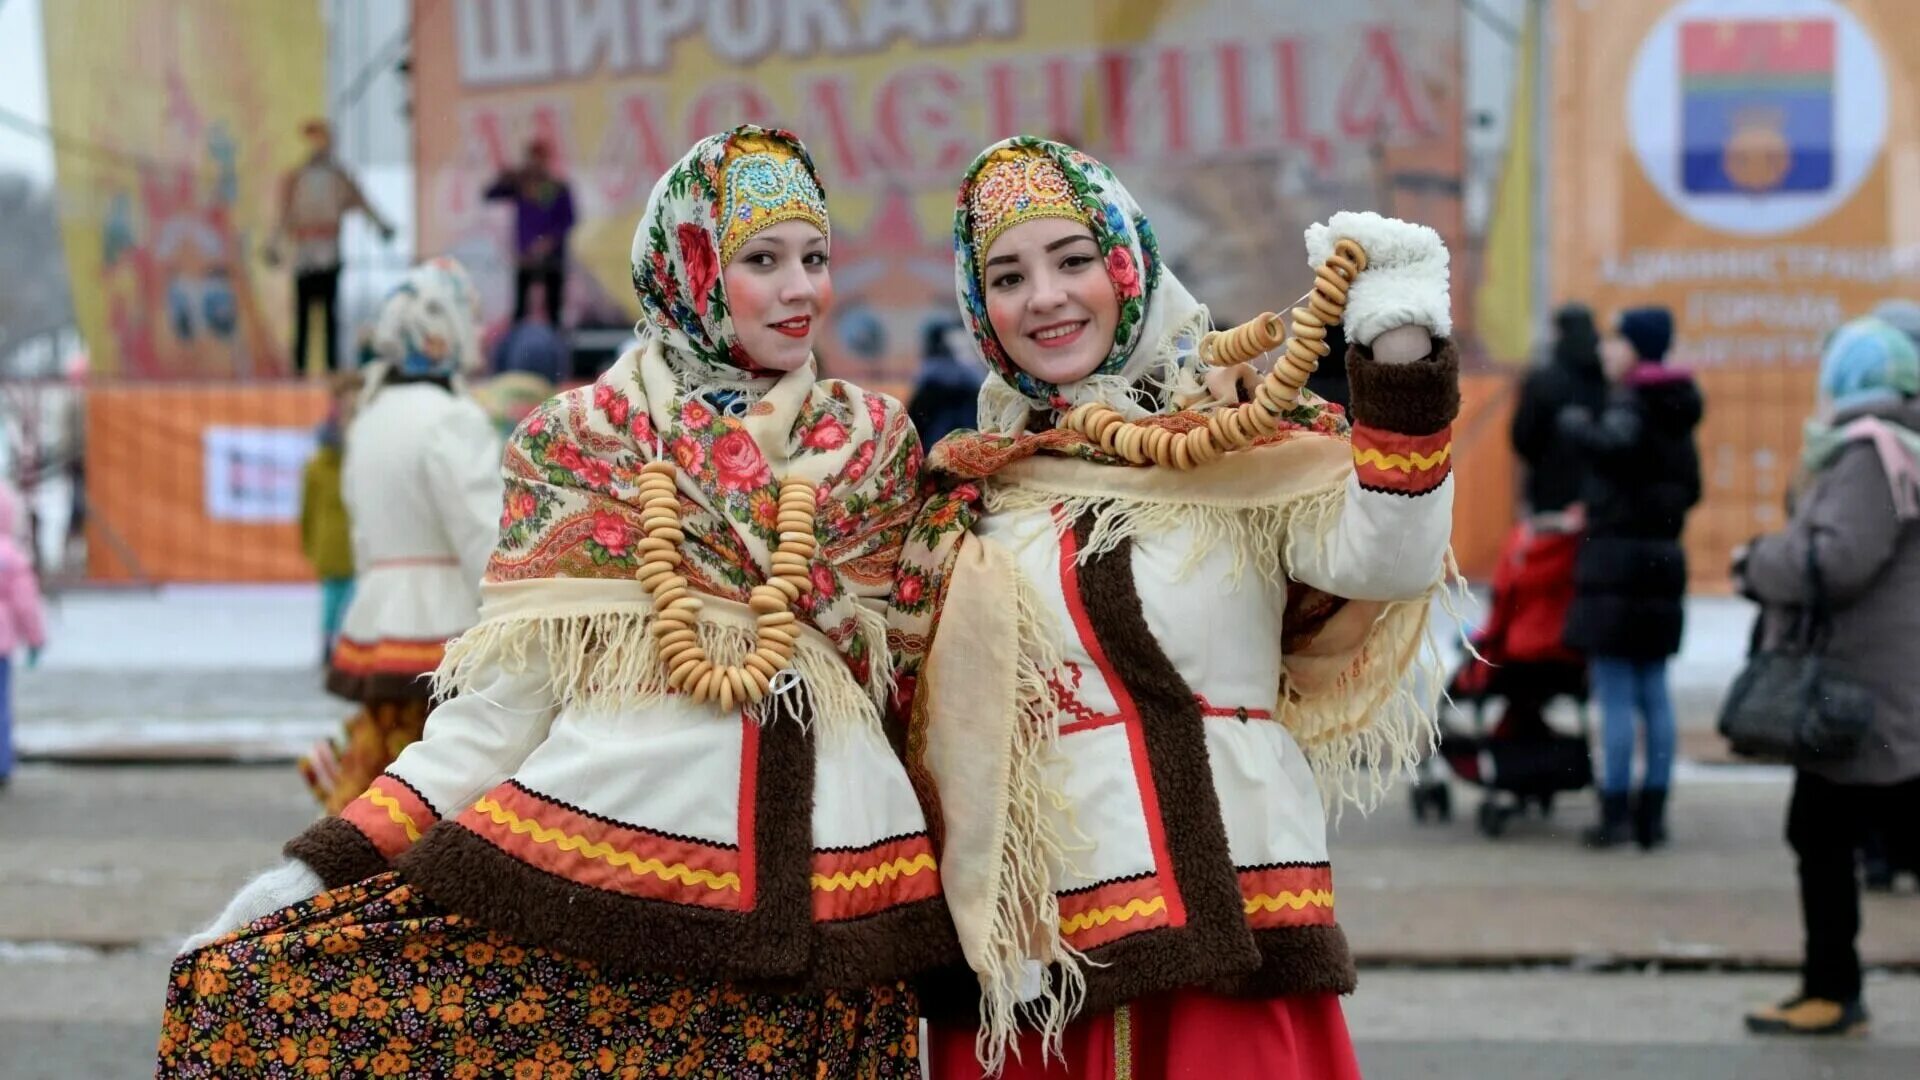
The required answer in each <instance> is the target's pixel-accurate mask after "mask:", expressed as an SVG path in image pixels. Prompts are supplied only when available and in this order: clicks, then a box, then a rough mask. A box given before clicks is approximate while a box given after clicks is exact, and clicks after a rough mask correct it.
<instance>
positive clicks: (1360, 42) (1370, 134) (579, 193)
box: [414, 0, 1471, 386]
mask: <svg viewBox="0 0 1920 1080" xmlns="http://www.w3.org/2000/svg"><path fill="white" fill-rule="evenodd" d="M1442 8H1444V9H1445V10H1441V9H1442ZM1458 34H1459V24H1458V13H1457V12H1456V11H1454V10H1452V8H1451V5H1434V4H1430V3H1422V2H1419V0H1354V2H1351V3H1347V4H1343V5H1339V6H1337V7H1334V8H1330V7H1329V6H1328V5H1325V4H1320V3H1314V2H1302V0H1214V2H1196V0H1184V2H1181V3H1179V4H1175V3H1173V2H1170V0H1164V2H1163V0H1130V2H1124V3H1111V2H1109V3H1095V2H1093V0H1047V2H1041V0H1026V2H1023V0H799V2H789V3H775V2H774V0H737V2H734V3H727V4H708V3H704V2H701V0H570V2H566V3H549V2H545V0H448V2H445V3H436V4H425V5H418V9H417V11H416V13H415V47H414V78H415V110H414V114H415V118H416V121H417V136H416V137H417V145H418V151H419V157H418V165H419V186H418V193H419V204H420V206H419V209H420V213H419V216H418V221H419V223H420V230H421V235H420V245H421V250H424V251H450V252H452V253H454V254H457V255H458V256H460V257H461V258H462V259H463V260H466V261H467V263H468V265H470V266H474V267H476V268H477V269H478V271H479V275H480V277H481V278H482V280H483V288H484V289H485V290H486V292H487V295H488V299H489V307H490V309H492V310H493V311H495V312H500V311H502V310H504V308H505V307H506V306H507V298H508V296H509V290H510V276H511V270H510V266H509V264H508V261H507V258H506V246H507V237H508V233H507V230H508V229H509V228H510V223H509V222H508V221H507V219H506V218H505V216H504V214H503V212H502V211H500V210H497V209H493V208H490V207H489V206H488V205H487V204H485V203H484V202H483V201H482V200H481V197H480V195H481V192H482V190H483V188H484V187H485V186H486V184H487V182H488V180H489V178H490V177H492V176H493V175H494V174H495V173H497V172H498V171H499V170H500V169H501V168H502V167H503V166H504V165H508V164H511V163H513V162H515V161H517V160H518V158H519V156H520V154H521V153H522V149H523V147H524V146H525V145H526V144H527V143H528V142H530V141H531V140H532V139H534V138H536V137H538V138H542V139H545V140H546V141H548V142H549V143H550V144H552V145H553V146H554V147H555V148H556V149H557V152H558V153H557V156H558V159H559V162H560V166H561V169H562V171H563V172H565V173H566V174H567V175H569V176H570V178H571V180H572V183H573V186H574V197H575V201H576V205H577V207H578V208H579V217H580V224H579V226H578V228H577V230H576V232H575V235H574V243H573V246H572V258H573V260H574V262H575V264H576V265H575V267H574V268H573V269H574V273H572V274H571V276H570V280H571V281H572V282H573V284H572V285H571V286H570V287H569V298H568V299H569V311H570V317H571V318H573V319H574V320H576V321H601V322H605V323H609V324H614V325H619V324H624V323H627V322H630V321H631V320H632V319H633V317H634V315H635V309H634V305H633V303H632V299H631V287H630V285H629V283H628V270H627V265H626V264H627V249H628V243H629V240H630V237H631V230H632V227H633V222H634V220H635V219H636V218H637V217H638V215H639V213H640V210H641V208H642V207H643V206H644V204H645V200H646V196H647V193H648V191H649V189H650V187H651V185H652V183H653V181H654V179H655V178H656V177H658V176H659V175H660V173H661V172H662V171H664V170H665V168H666V167H667V166H668V165H669V164H670V163H671V162H672V161H673V160H674V159H675V158H677V157H678V155H679V154H680V153H681V152H682V151H683V150H684V148H685V147H686V146H688V145H690V144H691V142H692V141H693V140H694V139H695V138H697V137H699V136H701V135H704V134H706V133H708V132H711V131H714V130H717V129H720V128H723V127H725V126H728V125H730V124H733V123H736V122H740V121H745V120H751V121H755V122H761V123H774V124H778V125H780V126H785V127H790V128H792V129H794V130H795V131H797V132H798V133H799V134H800V135H801V136H802V137H803V138H805V139H806V140H807V142H808V144H809V146H810V147H811V148H812V150H813V152H814V156H815V158H816V160H817V161H818V162H819V164H820V168H821V171H822V174H823V177H824V179H825V181H826V184H827V189H828V195H829V199H830V201H831V203H832V208H833V212H834V215H835V228H834V258H835V284H836V293H837V294H838V297H839V301H838V309H837V312H836V315H835V318H834V324H833V326H832V327H831V329H830V333H829V336H828V340H827V342H826V344H825V345H824V347H823V352H824V353H825V354H826V357H827V362H828V365H829V367H830V368H831V369H832V370H834V372H835V373H837V374H842V375H846V376H849V377H854V378H861V379H865V380H868V381H872V382H875V383H880V384H891V385H896V386H897V385H898V384H899V383H901V382H903V381H905V380H907V379H908V378H910V377H911V374H912V371H913V370H914V367H915V366H916V364H917V359H918V358H917V356H916V352H917V350H918V348H919V343H920V340H921V329H922V327H923V326H924V324H925V323H926V322H927V321H928V320H930V319H933V318H939V317H950V315H951V312H952V310H953V303H954V301H953V293H952V289H953V285H952V256H951V246H950V245H951V240H950V235H951V219H952V212H953V205H952V204H953V192H954V189H955V186H956V184H957V180H958V177H959V174H960V171H961V170H962V169H963V168H964V167H965V165H966V163H967V162H968V161H969V160H970V159H971V158H972V156H973V154H974V153H975V152H976V151H977V150H978V149H979V148H980V147H982V146H984V145H986V144H987V143H988V142H991V141H993V140H995V139H998V138H1000V137H1002V136H1004V135H1008V134H1013V133H1017V132H1023V131H1024V132H1039V133H1043V134H1049V135H1054V136H1057V137H1063V138H1066V139H1069V140H1071V141H1075V142H1078V143H1080V144H1081V145H1083V146H1085V147H1086V148H1087V149H1089V150H1090V151H1092V152H1093V153H1096V154H1098V155H1100V156H1101V157H1103V158H1105V159H1106V160H1107V161H1109V162H1110V163H1111V164H1113V165H1114V166H1115V167H1116V168H1117V169H1119V170H1121V172H1122V175H1123V176H1125V177H1126V178H1127V180H1128V184H1129V186H1130V187H1131V188H1133V190H1134V191H1135V192H1136V193H1138V194H1139V195H1140V196H1141V197H1142V199H1143V201H1144V202H1145V203H1146V205H1147V207H1148V209H1149V211H1150V212H1152V213H1153V214H1154V215H1155V222H1156V226H1158V231H1159V232H1160V234H1161V237H1162V240H1163V247H1164V248H1165V249H1166V250H1167V251H1168V253H1169V257H1170V259H1171V260H1172V261H1173V263H1174V264H1175V266H1176V267H1178V268H1179V269H1180V270H1181V271H1182V272H1183V275H1184V276H1185V277H1186V279H1187V281H1188V283H1189V284H1190V285H1191V286H1192V287H1193V288H1194V290H1195V292H1196V293H1197V294H1198V295H1200V296H1201V298H1202V299H1204V300H1207V301H1209V302H1210V303H1212V304H1213V305H1214V306H1215V308H1216V309H1217V310H1218V312H1219V313H1220V315H1221V316H1222V317H1245V316H1246V315H1250V314H1252V313H1253V312H1256V311H1258V310H1261V309H1279V308H1281V307H1282V306H1284V305H1286V304H1288V303H1290V302H1291V301H1292V300H1293V298H1294V296H1295V295H1296V294H1297V293H1298V292H1299V291H1300V290H1301V289H1303V288H1305V286H1306V284H1307V283H1308V281H1309V278H1308V274H1307V271H1306V268H1305V266H1304V259H1305V255H1304V251H1303V248H1302V244H1301V240H1300V234H1301V230H1302V229H1304V227H1305V226H1306V225H1307V224H1308V223H1309V222H1311V221H1312V220H1314V219H1316V218H1319V217H1324V216H1325V215H1326V214H1328V213H1330V212H1331V211H1333V210H1335V209H1341V208H1358V207H1383V208H1386V209H1388V210H1389V211H1391V212H1396V213H1400V214H1402V215H1403V216H1410V217H1418V218H1420V219H1421V220H1423V221H1427V222H1429V223H1431V224H1433V225H1435V226H1436V227H1439V228H1440V229H1441V231H1442V232H1443V233H1446V234H1448V236H1449V238H1450V239H1451V240H1453V241H1454V247H1455V250H1456V252H1457V253H1459V255H1458V258H1459V259H1460V265H1462V266H1463V268H1468V269H1470V268H1471V253H1470V252H1467V251H1466V250H1465V247H1464V245H1463V244H1461V243H1460V231H1461V210H1460V199H1459V174H1460V149H1459V148H1460V143H1461V140H1460V130H1459V124H1460V78H1459V41H1458Z"/></svg>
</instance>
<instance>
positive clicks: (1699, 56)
mask: <svg viewBox="0 0 1920 1080" xmlns="http://www.w3.org/2000/svg"><path fill="white" fill-rule="evenodd" d="M1911 6H1912V5H1910V4H1908V3H1906V2H1905V0H1853V2H1851V3H1846V4H1842V3H1838V2H1835V0H1680V2H1677V3H1676V2H1673V0H1608V2H1607V3H1606V4H1604V5H1602V4H1596V3H1589V2H1581V0H1559V2H1558V3H1557V4H1556V5H1555V7H1554V9H1553V12H1552V20H1553V21H1552V30H1553V33H1552V39H1553V41H1554V42H1555V46H1554V57H1553V64H1554V67H1553V71H1554V77H1553V85H1554V90H1555V94H1554V98H1555V101H1556V106H1555V115H1554V123H1553V126H1552V132H1553V135H1552V143H1553V160H1552V176H1553V187H1552V195H1551V198H1552V204H1551V207H1552V212H1551V214H1550V215H1549V216H1550V219H1551V221H1552V235H1551V245H1550V246H1551V251H1552V273H1553V292H1554V295H1555V296H1556V298H1557V299H1558V300H1562V301H1565V300H1579V301H1583V302H1586V303H1588V304H1591V305H1592V306H1593V307H1594V309H1595V310H1596V311H1597V312H1598V313H1599V314H1600V316H1601V318H1602V319H1603V320H1605V319H1610V318H1611V315H1612V314H1613V313H1615V312H1617V311H1619V310H1620V309H1621V308H1624V307H1628V306H1632V305H1636V304H1664V305H1666V306H1667V307H1670V308H1672V309H1673V313H1674V316H1675V319H1676V320H1677V322H1678V330H1679V332H1678V338H1677V340H1676V344H1675V356H1674V362H1676V363H1683V364H1690V365H1693V366H1695V367H1696V368H1698V369H1700V370H1701V373H1702V380H1701V381H1702V385H1703V389H1704V390H1705V391H1706V396H1707V420H1706V423H1705V425H1704V427H1703V429H1702V432H1701V453H1702V457H1703V460H1704V466H1705V477H1704V478H1705V481H1706V501H1705V504H1704V505H1703V506H1702V508H1701V509H1700V510H1699V511H1697V512H1696V513H1695V514H1694V516H1693V519H1692V522H1691V524H1690V526H1689V529H1688V547H1689V555H1690V557H1691V561H1692V567H1693V571H1694V575H1695V580H1696V583H1700V582H1706V581H1720V580H1724V578H1725V573H1726V566H1727V556H1728V553H1729V552H1730V551H1731V550H1732V548H1734V547H1735V546H1736V545H1738V544H1739V543H1741V542H1742V541H1744V540H1746V539H1748V538H1750V537H1751V536H1753V535H1754V534H1756V533H1759V532H1763V531H1766V530H1768V529H1772V528H1777V527H1779V525H1780V524H1781V522H1782V520H1783V519H1782V516H1781V515H1782V500H1783V498H1784V495H1785V490H1786V484H1787V482H1788V481H1789V480H1790V479H1791V476H1792V471H1793V462H1794V461H1795V460H1797V457H1798V450H1799V443H1800V425H1801V421H1802V420H1803V419H1804V418H1805V416H1806V414H1807V411H1808V410H1809V408H1810V407H1811V405H1812V403H1813V380H1814V364H1815V363H1816V362H1817V360H1818V357H1819V352H1820V344H1821V341H1822V339H1823V338H1824V336H1825V335H1826V334H1827V333H1829V332H1830V331H1832V330H1833V329H1834V328H1835V327H1837V326H1839V325H1840V324H1841V323H1842V322H1843V321H1845V320H1846V319H1848V318H1850V317H1852V316H1855V315H1860V314H1863V313H1865V312H1866V311H1867V310H1869V309H1870V308H1872V307H1873V305H1874V304H1875V303H1877V302H1879V301H1880V300H1883V299H1886V298H1889V297H1896V296H1909V297H1912V296H1920V99H1916V95H1915V79H1916V77H1920V35H1916V34H1914V33H1913V32H1912V29H1911V20H1912V15H1913V12H1912V11H1911V10H1910V9H1911ZM1901 25H1907V26H1908V29H1907V30H1900V29H1898V27H1899V26H1901Z"/></svg>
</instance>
